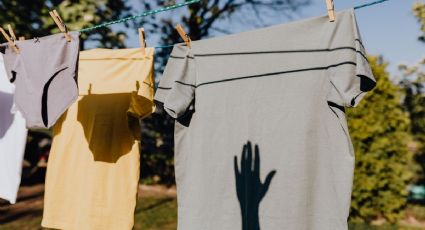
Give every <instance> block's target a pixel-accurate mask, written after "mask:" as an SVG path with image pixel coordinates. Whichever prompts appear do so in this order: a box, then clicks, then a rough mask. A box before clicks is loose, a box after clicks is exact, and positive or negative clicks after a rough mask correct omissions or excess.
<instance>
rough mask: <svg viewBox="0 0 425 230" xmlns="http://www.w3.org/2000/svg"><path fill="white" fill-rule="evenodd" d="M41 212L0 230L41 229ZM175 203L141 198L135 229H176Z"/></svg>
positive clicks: (137, 208)
mask: <svg viewBox="0 0 425 230" xmlns="http://www.w3.org/2000/svg"><path fill="white" fill-rule="evenodd" d="M41 215H42V213H41V212H36V213H31V214H30V215H27V216H25V217H22V218H19V219H17V220H16V221H12V222H9V223H6V224H4V225H2V224H1V223H0V230H41V229H44V228H41V227H40V223H41ZM176 220H177V203H176V200H175V199H174V198H167V197H165V198H141V199H139V201H138V204H137V207H136V214H135V225H134V229H135V230H142V229H143V230H176V228H177V225H176Z"/></svg>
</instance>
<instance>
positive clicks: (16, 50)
mask: <svg viewBox="0 0 425 230" xmlns="http://www.w3.org/2000/svg"><path fill="white" fill-rule="evenodd" d="M0 32H1V33H2V34H3V36H4V38H6V40H7V42H8V43H9V45H10V46H11V47H12V48H13V50H14V51H15V52H16V53H17V54H19V53H20V52H19V48H18V47H17V46H16V44H15V42H14V41H13V40H12V39H11V37H10V36H9V35H8V34H7V33H6V31H4V29H3V28H0Z"/></svg>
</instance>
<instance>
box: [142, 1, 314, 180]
mask: <svg viewBox="0 0 425 230" xmlns="http://www.w3.org/2000/svg"><path fill="white" fill-rule="evenodd" d="M142 2H143V3H144V6H145V8H146V9H147V10H150V9H155V8H158V7H160V6H161V5H163V4H174V3H175V1H162V0H158V1H142ZM309 3H310V0H267V1H259V0H213V1H207V0H202V1H201V2H200V3H199V4H193V5H190V6H189V7H188V8H185V9H188V11H187V13H185V14H183V16H182V17H175V16H173V14H169V15H170V16H168V17H161V20H158V17H160V16H157V15H153V16H152V17H148V18H143V19H142V20H141V21H137V22H135V24H134V25H135V26H140V25H143V26H144V27H145V28H146V29H147V32H148V33H147V36H149V33H160V41H161V42H160V43H161V44H175V43H179V42H182V40H181V38H180V36H179V35H178V33H177V32H176V31H175V29H174V27H175V25H176V24H177V22H180V23H182V24H183V25H184V27H185V28H186V30H187V31H186V32H188V34H189V35H190V38H191V39H192V40H201V39H203V38H206V37H209V36H211V35H212V34H217V33H218V34H228V33H231V29H229V28H228V25H229V23H230V22H237V21H242V22H243V25H241V27H244V28H246V27H250V28H253V27H259V26H265V25H267V23H266V21H268V20H269V19H274V21H276V20H277V19H278V18H279V17H285V18H287V17H290V16H291V15H292V14H293V13H294V12H296V11H298V10H300V9H301V8H302V7H304V6H307V5H308V4H309ZM149 45H152V44H149ZM156 51H157V53H156V57H157V65H156V70H157V72H159V73H161V72H162V70H163V68H164V66H165V64H166V63H167V60H168V56H169V54H170V52H171V48H168V49H160V50H156ZM144 124H145V129H144V130H143V138H142V142H143V146H144V149H143V151H142V172H143V173H142V178H144V179H145V180H146V181H148V182H161V183H167V184H171V183H174V170H173V167H174V164H173V156H174V148H173V147H174V143H173V139H174V138H173V137H174V134H173V130H174V129H173V124H174V122H173V121H172V120H171V118H170V117H169V116H167V115H166V114H165V112H164V111H163V110H162V109H159V110H158V112H157V113H155V114H153V115H152V116H151V117H149V118H148V119H146V120H145V121H144Z"/></svg>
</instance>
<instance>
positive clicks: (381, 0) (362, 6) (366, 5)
mask: <svg viewBox="0 0 425 230" xmlns="http://www.w3.org/2000/svg"><path fill="white" fill-rule="evenodd" d="M386 1H389V0H379V1H375V2H370V3H366V4H363V5H360V6H356V7H354V9H355V10H357V9H360V8H364V7H368V6H373V5H376V4H380V3H383V2H386Z"/></svg>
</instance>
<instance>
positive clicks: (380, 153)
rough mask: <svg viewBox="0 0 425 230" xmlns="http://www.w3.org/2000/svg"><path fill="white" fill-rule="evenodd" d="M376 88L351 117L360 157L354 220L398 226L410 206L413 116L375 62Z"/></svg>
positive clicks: (372, 60) (382, 65) (372, 61)
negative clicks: (407, 202)
mask: <svg viewBox="0 0 425 230" xmlns="http://www.w3.org/2000/svg"><path fill="white" fill-rule="evenodd" d="M369 62H370V64H371V66H372V71H373V74H374V76H375V78H376V80H377V86H376V88H375V89H374V90H373V91H372V92H370V93H369V94H368V95H367V96H366V97H365V98H364V100H363V101H362V102H361V103H360V105H359V106H358V107H357V108H355V109H351V110H349V111H348V112H347V116H348V118H349V119H348V121H349V128H350V131H351V138H352V141H353V144H354V148H355V152H356V155H355V156H356V169H355V176H354V188H353V194H352V204H351V219H352V220H353V221H366V222H370V221H372V220H374V219H376V218H385V219H386V220H387V221H389V222H395V221H397V220H398V219H399V218H400V217H401V216H402V212H403V209H404V207H405V205H406V201H407V199H406V197H407V195H408V191H407V186H408V184H409V182H410V180H411V177H412V173H411V172H410V170H409V165H410V162H411V153H410V152H409V151H408V148H407V144H408V141H409V140H410V136H409V133H408V130H409V125H410V122H409V117H408V114H407V113H406V112H405V111H404V110H403V108H402V105H401V103H400V102H401V90H400V88H399V87H398V86H396V85H395V84H393V83H392V82H391V81H390V80H389V75H388V73H387V72H386V70H385V69H386V67H387V64H386V63H383V61H382V60H381V59H380V58H377V57H370V58H369Z"/></svg>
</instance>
